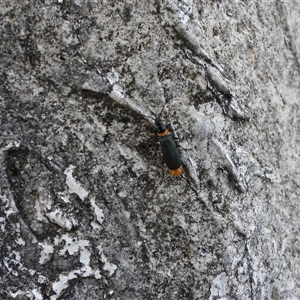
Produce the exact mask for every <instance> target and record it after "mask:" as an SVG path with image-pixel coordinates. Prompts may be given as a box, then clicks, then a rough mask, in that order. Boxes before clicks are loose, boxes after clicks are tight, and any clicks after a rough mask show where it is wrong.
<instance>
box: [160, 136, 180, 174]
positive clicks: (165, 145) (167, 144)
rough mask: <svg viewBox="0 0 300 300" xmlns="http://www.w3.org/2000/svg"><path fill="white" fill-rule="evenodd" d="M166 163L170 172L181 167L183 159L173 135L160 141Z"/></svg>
mask: <svg viewBox="0 0 300 300" xmlns="http://www.w3.org/2000/svg"><path fill="white" fill-rule="evenodd" d="M159 142H160V147H161V152H162V154H163V159H164V163H165V164H166V165H167V167H168V168H169V169H170V170H177V169H179V168H180V167H181V159H180V155H179V152H178V150H177V148H176V145H175V142H174V140H173V138H172V136H171V135H166V136H164V137H162V138H160V140H159Z"/></svg>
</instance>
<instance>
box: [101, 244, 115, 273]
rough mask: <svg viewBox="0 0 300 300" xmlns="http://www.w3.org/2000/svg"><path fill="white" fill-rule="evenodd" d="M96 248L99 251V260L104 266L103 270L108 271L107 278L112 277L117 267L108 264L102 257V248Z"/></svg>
mask: <svg viewBox="0 0 300 300" xmlns="http://www.w3.org/2000/svg"><path fill="white" fill-rule="evenodd" d="M97 248H98V250H99V254H100V259H101V261H102V263H103V264H104V266H103V270H104V271H108V274H109V276H112V275H113V274H114V273H115V271H116V270H117V268H118V267H117V266H116V265H115V264H112V263H110V262H108V260H107V257H106V256H105V255H104V253H103V250H102V247H101V246H100V245H99V246H98V247H97Z"/></svg>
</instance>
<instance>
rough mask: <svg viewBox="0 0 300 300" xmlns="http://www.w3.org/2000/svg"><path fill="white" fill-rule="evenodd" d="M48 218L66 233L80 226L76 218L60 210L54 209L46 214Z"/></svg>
mask: <svg viewBox="0 0 300 300" xmlns="http://www.w3.org/2000/svg"><path fill="white" fill-rule="evenodd" d="M46 216H47V217H48V219H49V220H50V221H51V222H52V223H54V224H57V225H58V226H60V227H62V228H64V229H65V230H66V231H71V230H73V229H74V228H75V227H77V226H78V221H77V220H76V219H75V218H74V217H72V216H70V215H68V214H66V213H65V212H63V211H61V210H60V209H54V210H52V211H51V212H48V213H46Z"/></svg>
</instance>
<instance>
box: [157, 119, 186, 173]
mask: <svg viewBox="0 0 300 300" xmlns="http://www.w3.org/2000/svg"><path fill="white" fill-rule="evenodd" d="M155 125H156V127H157V136H158V137H159V143H160V148H161V152H162V155H163V161H164V163H165V164H166V165H167V167H168V169H169V172H170V174H171V175H172V176H174V177H177V176H180V175H181V174H182V172H183V168H182V162H181V158H180V155H179V152H178V149H177V147H176V145H175V142H174V140H173V138H172V135H171V134H169V131H168V129H167V126H166V125H165V124H164V123H163V122H162V120H161V119H160V118H158V117H157V118H155Z"/></svg>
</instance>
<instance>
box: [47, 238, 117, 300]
mask: <svg viewBox="0 0 300 300" xmlns="http://www.w3.org/2000/svg"><path fill="white" fill-rule="evenodd" d="M62 242H64V246H63V247H62V249H60V250H59V251H58V254H59V255H61V256H64V255H75V254H78V253H79V262H80V263H81V267H80V268H78V269H75V270H72V271H70V272H69V273H63V274H60V275H59V276H58V278H57V280H56V281H55V282H53V283H52V290H53V291H54V292H55V295H52V296H51V297H50V299H51V300H55V299H57V298H58V297H60V294H61V292H62V291H63V290H64V289H66V288H67V287H68V286H69V281H70V280H72V279H74V278H78V277H94V278H96V279H101V278H102V276H101V271H100V270H99V269H93V268H92V267H91V266H90V259H91V251H90V249H89V248H90V246H91V244H90V241H88V240H84V239H82V240H80V239H78V238H77V237H73V236H71V235H69V234H64V235H62V236H61V237H57V238H55V241H54V244H55V245H56V246H59V245H61V244H62ZM43 247H44V245H43ZM98 250H99V256H100V261H101V262H102V264H103V270H104V271H108V274H109V276H112V275H113V274H114V272H115V270H116V269H117V266H116V265H114V264H112V263H110V262H108V260H107V258H106V256H105V255H104V253H103V250H102V247H101V246H98ZM50 252H51V250H50V251H49V253H50Z"/></svg>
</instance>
